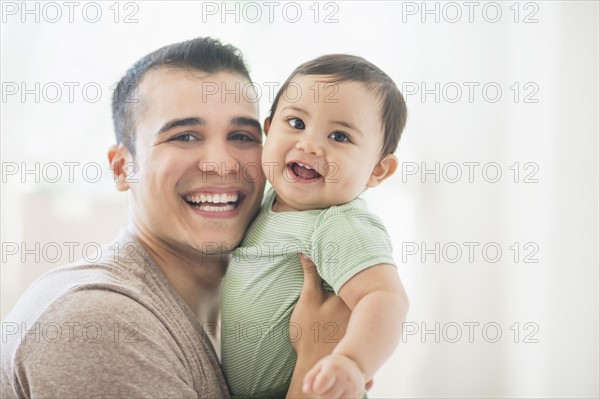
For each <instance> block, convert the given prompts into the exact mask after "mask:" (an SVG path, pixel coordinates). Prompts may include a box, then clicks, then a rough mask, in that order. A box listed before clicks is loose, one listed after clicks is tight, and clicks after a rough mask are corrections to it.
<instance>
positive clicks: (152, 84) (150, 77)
mask: <svg viewBox="0 0 600 399" xmlns="http://www.w3.org/2000/svg"><path fill="white" fill-rule="evenodd" d="M223 81H232V82H239V83H240V84H242V85H245V84H246V83H249V82H248V79H246V78H244V77H243V76H241V75H239V74H236V73H233V72H227V71H219V72H215V73H209V72H206V71H202V70H198V69H192V68H180V67H173V66H160V67H157V68H153V69H151V70H149V71H148V72H146V73H145V74H144V76H143V78H142V80H141V82H140V84H139V88H138V89H139V90H140V92H141V93H142V94H144V93H148V92H151V91H156V90H169V89H173V88H176V87H179V88H188V87H190V84H191V85H194V84H196V85H198V84H199V85H203V86H207V87H208V86H210V85H212V84H215V83H217V82H223Z"/></svg>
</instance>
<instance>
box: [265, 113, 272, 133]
mask: <svg viewBox="0 0 600 399" xmlns="http://www.w3.org/2000/svg"><path fill="white" fill-rule="evenodd" d="M270 128H271V117H270V116H267V117H266V118H265V126H264V131H265V136H266V135H267V134H269V129H270Z"/></svg>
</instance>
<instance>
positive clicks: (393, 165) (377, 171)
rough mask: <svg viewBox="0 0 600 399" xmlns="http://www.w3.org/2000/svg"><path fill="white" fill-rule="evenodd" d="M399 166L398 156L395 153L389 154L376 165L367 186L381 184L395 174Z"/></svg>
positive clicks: (371, 186)
mask: <svg viewBox="0 0 600 399" xmlns="http://www.w3.org/2000/svg"><path fill="white" fill-rule="evenodd" d="M397 168H398V158H396V156H395V155H394V154H388V155H386V156H385V157H383V159H382V160H381V161H379V162H378V163H377V165H375V167H374V168H373V172H372V173H371V177H369V180H368V181H367V187H368V188H373V187H375V186H378V185H379V184H381V183H382V182H383V181H384V180H385V179H387V178H388V177H390V176H391V175H393V174H394V172H395V171H396V169H397Z"/></svg>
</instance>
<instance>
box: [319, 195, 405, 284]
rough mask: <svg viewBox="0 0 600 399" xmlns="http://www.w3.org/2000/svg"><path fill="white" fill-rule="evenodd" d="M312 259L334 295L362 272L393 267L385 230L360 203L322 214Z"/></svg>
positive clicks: (354, 202)
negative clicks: (371, 268)
mask: <svg viewBox="0 0 600 399" xmlns="http://www.w3.org/2000/svg"><path fill="white" fill-rule="evenodd" d="M356 201H360V202H358V203H357V202H356ZM311 259H312V260H313V261H314V262H315V264H316V265H317V271H318V272H319V274H320V275H321V277H322V278H323V280H325V281H326V282H327V283H328V284H329V285H330V286H331V287H332V288H333V290H334V291H335V293H336V294H338V293H339V290H340V288H341V287H342V286H343V285H344V284H345V283H346V282H347V281H348V280H350V279H351V278H352V277H353V276H354V275H355V274H357V273H359V272H361V271H362V270H364V269H367V268H369V267H371V266H375V265H378V264H382V263H386V264H391V265H394V266H395V261H394V258H393V257H392V243H391V240H390V237H389V235H388V233H387V230H386V229H385V226H384V225H383V223H382V222H381V220H380V219H379V217H377V216H376V215H374V214H372V213H370V212H369V211H367V210H366V208H365V206H364V201H363V200H355V201H353V202H351V203H349V204H346V205H342V206H335V207H331V208H329V209H327V210H325V211H323V213H322V214H321V215H320V216H319V218H318V219H317V221H316V225H315V230H314V233H313V235H312V238H311Z"/></svg>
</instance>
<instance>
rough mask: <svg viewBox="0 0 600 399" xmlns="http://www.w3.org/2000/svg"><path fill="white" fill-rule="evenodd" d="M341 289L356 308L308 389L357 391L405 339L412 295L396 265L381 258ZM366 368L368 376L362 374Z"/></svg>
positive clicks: (340, 393)
mask: <svg viewBox="0 0 600 399" xmlns="http://www.w3.org/2000/svg"><path fill="white" fill-rule="evenodd" d="M339 295H340V297H341V298H342V299H343V300H344V302H345V303H346V304H347V305H348V307H349V308H350V309H351V310H352V315H351V316H350V322H349V325H348V329H347V331H346V335H345V336H344V338H342V340H341V341H340V342H339V344H338V345H337V346H336V347H335V349H334V351H333V353H332V354H331V355H329V356H326V357H325V358H323V359H322V360H321V361H319V362H318V363H317V364H316V365H315V366H314V367H313V368H312V369H311V370H310V371H309V372H308V373H307V374H306V377H305V379H304V389H303V391H304V392H305V393H307V394H316V395H319V396H325V397H332V398H333V397H347V396H354V397H356V396H357V392H362V389H363V387H364V384H365V382H366V381H368V380H369V379H371V378H372V377H373V375H374V374H375V372H376V371H377V370H378V369H379V367H381V365H382V364H383V363H384V362H385V361H386V360H387V359H388V358H389V357H390V356H391V355H392V353H393V351H394V349H395V348H396V346H397V345H398V343H399V341H400V335H401V332H402V323H403V322H404V318H405V317H406V313H407V311H408V298H407V296H406V292H405V291H404V287H403V286H402V282H401V281H400V278H399V277H398V272H397V271H396V268H395V267H394V266H392V265H388V264H380V265H377V266H373V267H370V268H368V269H365V270H363V271H361V272H360V273H358V274H356V275H355V276H354V277H352V278H351V279H350V280H348V282H346V283H345V284H344V285H343V286H342V288H341V289H340V291H339ZM360 374H363V376H362V377H363V379H357V375H360ZM359 395H361V394H359Z"/></svg>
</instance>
